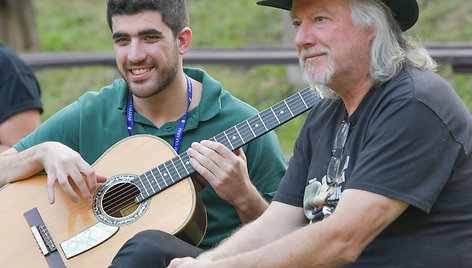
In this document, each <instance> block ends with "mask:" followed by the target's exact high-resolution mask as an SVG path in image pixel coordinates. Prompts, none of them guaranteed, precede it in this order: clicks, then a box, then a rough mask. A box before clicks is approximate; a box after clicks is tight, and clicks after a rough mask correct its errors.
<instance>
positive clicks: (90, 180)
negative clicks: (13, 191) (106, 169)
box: [0, 142, 107, 204]
mask: <svg viewBox="0 0 472 268" xmlns="http://www.w3.org/2000/svg"><path fill="white" fill-rule="evenodd" d="M7 167H8V169H6V168H7ZM0 168H1V169H2V170H7V171H9V172H6V173H3V174H1V175H0V186H3V185H4V184H6V183H10V182H14V181H18V180H23V179H27V178H29V177H31V176H33V175H35V174H36V173H38V172H39V171H40V170H41V169H43V168H44V170H45V172H46V173H47V188H48V199H49V203H51V204H52V203H54V201H55V194H54V185H55V182H56V180H57V181H58V183H59V185H60V186H61V187H62V189H63V190H64V192H65V193H66V194H67V195H68V196H69V197H70V198H71V199H73V200H74V201H76V202H79V201H80V199H79V195H78V194H77V193H76V192H75V191H74V189H73V188H72V185H71V183H70V181H69V179H71V180H72V181H73V182H74V184H75V185H77V188H78V191H80V193H81V194H82V196H83V197H84V198H85V200H87V201H88V202H91V201H92V198H93V193H94V192H95V190H96V188H97V183H102V182H105V181H106V179H107V178H106V177H103V176H100V175H97V174H95V171H94V170H93V168H92V167H91V166H90V165H89V164H88V163H87V162H85V160H83V159H82V157H81V156H80V155H79V154H78V153H77V152H75V151H74V150H72V149H70V148H69V147H67V146H65V145H63V144H61V143H59V142H44V143H41V144H38V145H36V146H33V147H31V148H29V149H26V150H24V151H22V152H17V151H16V150H15V148H11V149H9V150H8V151H6V152H4V153H2V154H1V155H0Z"/></svg>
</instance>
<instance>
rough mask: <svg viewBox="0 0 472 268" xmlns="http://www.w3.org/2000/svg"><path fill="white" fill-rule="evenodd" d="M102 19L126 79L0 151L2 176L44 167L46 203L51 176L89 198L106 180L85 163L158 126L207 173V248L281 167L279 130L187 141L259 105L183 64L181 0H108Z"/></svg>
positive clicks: (247, 217)
mask: <svg viewBox="0 0 472 268" xmlns="http://www.w3.org/2000/svg"><path fill="white" fill-rule="evenodd" d="M108 23H109V26H110V29H111V31H112V34H113V42H114V51H115V55H116V62H117V66H118V70H119V71H120V73H121V75H122V77H123V79H121V80H116V81H115V82H114V83H113V84H112V85H110V86H107V87H105V88H103V89H102V90H100V91H99V92H89V93H86V94H84V95H83V96H82V97H81V98H80V99H79V100H77V101H76V102H74V103H72V104H71V105H69V106H67V107H66V108H64V109H63V110H61V111H60V112H58V113H57V114H55V115H54V116H52V117H51V118H50V119H49V120H48V121H47V122H45V123H43V124H42V125H41V126H40V127H39V128H38V129H37V131H35V132H34V133H33V134H32V135H30V136H28V137H27V138H25V139H23V140H21V141H20V142H19V143H17V144H16V145H15V146H14V148H13V149H11V150H9V151H8V152H6V153H5V154H3V155H0V169H1V170H2V173H1V175H0V182H1V183H0V185H3V184H5V183H7V182H10V181H15V180H20V179H25V178H28V177H30V176H32V175H34V174H35V173H37V172H38V171H40V170H41V169H43V168H44V170H45V171H46V173H47V174H48V183H47V184H48V191H49V198H50V203H54V201H55V198H54V185H55V182H56V181H58V183H59V185H60V186H61V187H62V188H63V189H64V190H65V191H66V192H67V193H68V194H69V196H70V197H71V198H73V199H75V200H76V201H77V202H79V195H78V194H77V193H76V192H74V190H73V188H72V187H71V185H70V184H69V182H68V178H71V179H73V180H74V182H75V184H76V185H77V186H78V189H79V191H80V193H81V195H82V196H83V197H84V198H85V199H86V201H89V202H90V201H91V198H92V195H93V193H94V191H95V188H96V186H97V182H98V183H100V182H103V181H104V180H105V178H104V177H102V176H100V175H99V174H95V172H94V170H93V168H92V167H91V166H90V165H91V164H92V163H94V162H95V161H96V160H97V159H98V158H99V157H100V156H101V155H102V154H103V153H104V152H105V151H106V150H107V149H108V148H109V147H110V146H112V145H113V144H115V143H116V142H118V141H120V140H122V139H123V138H126V137H128V136H130V135H136V134H151V135H155V136H158V137H161V138H162V139H164V140H165V141H167V142H168V143H169V144H170V145H174V148H175V149H176V151H178V152H179V153H180V152H184V151H185V150H187V149H188V148H190V147H191V146H192V148H194V149H195V150H193V151H190V150H189V154H190V155H191V156H192V157H194V156H195V159H193V160H191V162H192V165H194V163H193V162H196V161H197V160H198V161H200V162H201V164H202V165H199V166H196V165H195V167H196V170H197V171H199V172H200V175H201V176H203V177H204V179H205V181H203V183H206V181H208V182H209V183H210V186H208V187H206V188H205V189H203V190H202V191H201V192H200V193H199V194H200V198H202V200H203V202H204V204H205V207H206V210H207V216H208V226H207V231H206V235H205V237H204V239H203V241H202V242H201V244H200V248H203V249H208V248H210V247H212V246H213V245H214V244H216V243H217V242H219V241H220V240H221V239H223V238H225V237H226V236H228V234H229V233H230V232H231V231H232V230H234V229H235V228H236V227H238V226H239V225H240V224H241V223H245V222H248V221H252V220H254V219H255V218H257V217H258V216H259V215H260V214H262V212H263V211H264V210H265V209H266V208H267V206H268V203H267V201H268V200H270V199H271V198H272V196H273V195H274V194H275V191H276V189H277V186H278V184H279V181H280V178H281V177H282V176H283V174H284V172H285V161H284V157H283V154H282V152H281V149H280V146H279V144H278V140H277V138H276V136H275V134H274V133H269V134H267V135H265V136H263V137H261V138H260V139H257V140H255V141H254V142H251V143H250V144H249V145H247V146H244V147H243V149H238V150H236V151H235V152H231V151H230V150H229V149H228V148H226V147H224V146H223V145H221V144H219V143H215V142H210V141H203V142H201V143H194V142H199V141H201V140H205V139H209V138H211V137H213V136H215V135H216V134H219V133H220V132H223V131H224V130H226V129H228V128H230V127H232V126H234V125H236V124H237V123H240V122H242V121H244V120H245V119H247V118H249V117H250V116H252V115H254V114H256V110H255V109H254V108H252V107H250V106H249V105H248V104H245V103H243V102H242V101H240V100H238V99H236V98H234V97H233V96H231V95H230V94H229V93H228V92H227V91H225V90H223V89H222V87H221V84H220V83H219V82H218V81H216V80H214V79H213V78H212V77H210V76H209V75H208V74H207V73H206V72H204V71H203V70H200V69H191V68H183V67H182V55H184V54H185V53H186V52H187V51H188V49H189V47H190V43H191V41H192V32H191V30H190V28H189V27H188V14H187V10H186V6H185V2H184V0H175V1H167V0H146V1H145V0H110V1H108ZM185 117H186V120H183V119H185ZM179 145H180V146H179ZM179 147H180V148H179ZM197 150H198V151H199V152H201V153H202V154H201V155H197V154H196V151H197ZM153 153H159V152H153ZM143 157H144V156H143ZM246 159H247V163H246ZM130 161H131V162H132V161H140V159H130ZM130 164H132V163H130ZM156 164H157V163H156ZM83 176H85V179H84V178H83Z"/></svg>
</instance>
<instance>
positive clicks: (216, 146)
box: [200, 140, 232, 158]
mask: <svg viewBox="0 0 472 268" xmlns="http://www.w3.org/2000/svg"><path fill="white" fill-rule="evenodd" d="M200 144H201V145H202V146H205V147H207V148H210V149H211V150H212V151H214V152H216V153H217V154H218V155H221V156H222V157H224V158H228V157H231V156H232V152H231V150H230V149H229V148H228V147H226V146H224V145H223V144H221V143H219V142H214V141H209V140H203V141H201V142H200Z"/></svg>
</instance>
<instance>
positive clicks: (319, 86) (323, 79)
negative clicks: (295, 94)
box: [299, 48, 339, 99]
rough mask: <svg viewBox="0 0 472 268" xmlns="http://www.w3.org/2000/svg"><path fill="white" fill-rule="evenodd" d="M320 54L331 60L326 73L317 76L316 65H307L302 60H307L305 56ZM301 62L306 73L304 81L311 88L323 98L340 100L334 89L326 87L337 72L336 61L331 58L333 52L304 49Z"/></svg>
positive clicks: (300, 58) (324, 49)
mask: <svg viewBox="0 0 472 268" xmlns="http://www.w3.org/2000/svg"><path fill="white" fill-rule="evenodd" d="M319 53H326V54H327V55H328V58H329V66H328V69H327V70H326V71H324V72H323V73H320V74H317V73H316V72H315V70H316V67H317V66H316V64H314V63H307V64H305V63H304V62H303V60H302V59H304V58H305V56H308V55H312V54H319ZM299 62H300V66H302V68H303V70H304V72H303V80H305V82H307V83H308V84H309V85H310V86H311V88H313V89H316V91H317V92H318V94H319V95H320V96H321V97H322V98H328V99H339V95H338V94H337V93H336V92H334V91H333V90H332V89H330V88H329V87H327V86H326V85H327V84H329V83H330V82H331V80H332V79H333V75H334V73H335V71H336V67H335V66H334V65H335V64H334V61H333V58H332V57H331V51H330V50H329V49H327V48H323V49H316V50H315V49H312V48H309V49H305V48H303V49H302V51H301V53H300V57H299Z"/></svg>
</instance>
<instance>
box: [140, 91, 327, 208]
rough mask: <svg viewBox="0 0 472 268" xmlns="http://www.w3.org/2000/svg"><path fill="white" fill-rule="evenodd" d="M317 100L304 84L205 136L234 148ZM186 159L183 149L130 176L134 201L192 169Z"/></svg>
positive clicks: (161, 188) (189, 172) (152, 193)
mask: <svg viewBox="0 0 472 268" xmlns="http://www.w3.org/2000/svg"><path fill="white" fill-rule="evenodd" d="M319 101H320V98H319V97H318V95H317V94H316V93H315V92H314V91H313V90H312V89H310V88H306V89H304V90H302V91H300V92H298V93H296V94H294V95H292V96H290V97H288V98H286V99H285V100H283V101H281V102H279V103H277V104H275V105H274V106H272V107H270V108H268V109H266V110H264V111H262V112H260V113H258V114H256V115H254V116H252V117H250V118H249V119H247V120H245V121H243V122H241V123H239V124H237V125H235V126H233V127H231V128H229V129H227V130H225V131H223V132H221V133H220V134H218V135H216V136H214V137H212V138H211V139H209V140H211V141H216V142H219V143H221V144H223V145H225V146H226V147H228V148H229V149H231V150H235V149H238V148H240V147H242V146H244V145H245V144H247V143H249V142H250V141H252V140H254V139H256V138H258V137H260V136H262V135H264V134H266V133H267V132H269V131H271V130H273V129H274V128H276V127H278V126H280V125H282V124H284V123H286V122H287V121H289V120H290V119H292V118H294V117H296V116H298V115H300V114H302V113H303V112H305V111H307V110H309V109H310V108H311V107H313V106H314V105H315V104H316V103H318V102H319ZM189 159H190V156H189V155H188V154H187V152H184V153H181V154H179V155H178V156H176V157H174V158H173V159H171V160H168V161H167V162H164V163H163V164H161V165H159V166H157V167H155V168H153V169H151V170H149V171H147V172H146V173H144V174H142V175H140V176H138V177H136V178H135V179H133V180H132V182H133V183H134V184H135V185H137V187H138V188H139V191H140V193H139V195H138V196H136V198H135V201H136V203H139V202H142V201H143V200H146V199H147V198H149V197H151V196H153V195H155V194H157V193H159V192H160V191H162V190H164V189H166V188H168V187H170V186H171V185H173V184H175V183H177V182H179V181H181V180H182V179H184V178H186V177H188V176H190V175H191V174H192V173H194V172H195V170H194V169H193V167H192V166H191V165H190V162H189Z"/></svg>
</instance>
